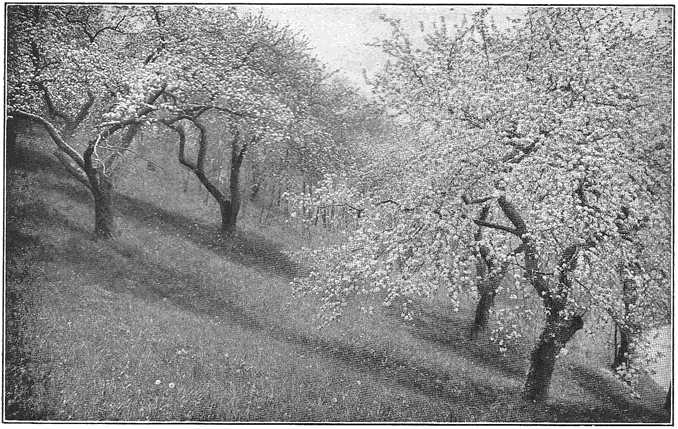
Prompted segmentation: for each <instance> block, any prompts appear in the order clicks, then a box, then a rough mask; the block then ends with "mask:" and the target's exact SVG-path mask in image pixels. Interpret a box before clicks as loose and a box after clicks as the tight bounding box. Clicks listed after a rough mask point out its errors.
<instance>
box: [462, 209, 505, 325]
mask: <svg viewBox="0 0 678 429" xmlns="http://www.w3.org/2000/svg"><path fill="white" fill-rule="evenodd" d="M489 212H490V206H488V205H486V206H484V207H483V208H482V210H481V211H480V215H479V216H478V220H480V221H486V220H487V217H488V215H489ZM474 238H475V241H476V242H477V243H478V242H480V240H481V239H482V228H481V227H479V228H478V231H477V232H476V234H475V237H474ZM507 270H508V263H504V264H502V265H501V266H497V263H496V261H495V260H494V259H493V258H492V257H491V256H490V249H488V248H487V246H483V245H480V246H479V248H478V250H477V251H476V276H477V284H476V288H477V290H478V296H479V299H478V304H477V305H476V311H475V317H474V319H473V325H472V326H471V333H470V336H471V338H477V337H478V335H479V334H480V333H481V332H483V331H485V329H487V324H488V322H489V320H490V310H491V309H492V307H493V306H494V298H495V296H496V295H497V289H498V288H499V285H500V284H501V281H502V279H503V278H504V276H505V275H506V271H507Z"/></svg>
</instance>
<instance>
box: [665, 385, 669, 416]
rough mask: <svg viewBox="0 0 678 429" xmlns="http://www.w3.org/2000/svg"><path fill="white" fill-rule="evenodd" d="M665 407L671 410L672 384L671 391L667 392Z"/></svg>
mask: <svg viewBox="0 0 678 429" xmlns="http://www.w3.org/2000/svg"><path fill="white" fill-rule="evenodd" d="M664 409H665V410H666V411H671V386H669V391H668V392H666V400H665V401H664Z"/></svg>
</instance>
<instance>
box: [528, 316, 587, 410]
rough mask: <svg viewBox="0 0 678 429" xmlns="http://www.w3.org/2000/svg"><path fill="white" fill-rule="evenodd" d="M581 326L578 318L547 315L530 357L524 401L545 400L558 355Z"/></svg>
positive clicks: (580, 320)
mask: <svg viewBox="0 0 678 429" xmlns="http://www.w3.org/2000/svg"><path fill="white" fill-rule="evenodd" d="M554 313H555V314H554ZM583 326H584V321H583V320H582V318H581V317H579V316H574V317H571V318H568V319H565V318H564V317H563V316H561V315H560V314H558V312H551V314H549V316H548V317H547V318H546V325H545V326H544V330H543V331H542V333H541V335H540V336H539V341H538V342H537V345H536V347H535V348H534V350H533V351H532V354H531V355H530V369H529V371H528V372H527V379H526V380H525V390H524V396H525V399H528V400H532V401H540V400H544V399H546V396H547V395H548V390H549V386H550V384H551V376H552V375H553V368H554V367H555V364H556V357H557V356H558V353H559V352H560V351H561V350H562V349H563V347H564V346H565V344H567V342H568V341H570V339H571V338H572V336H573V335H574V334H575V333H576V332H577V331H578V330H580V329H581V328H582V327H583Z"/></svg>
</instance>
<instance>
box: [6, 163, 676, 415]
mask: <svg viewBox="0 0 678 429" xmlns="http://www.w3.org/2000/svg"><path fill="white" fill-rule="evenodd" d="M9 167H10V168H9V169H8V171H7V174H8V182H7V227H6V243H7V249H6V250H7V252H6V255H7V261H6V268H7V270H6V282H5V293H6V309H5V310H6V311H5V314H6V325H5V326H6V331H5V341H6V344H5V351H6V352H5V353H6V354H5V359H6V366H5V419H6V420H10V421H13V420H112V421H113V420H123V421H147V420H150V421H187V420H190V421H273V422H282V421H284V422H305V421H316V422H318V421H354V422H358V421H361V422H362V421H371V422H405V421H407V422H427V421H436V422H448V421H466V422H491V421H549V422H553V421H576V422H626V421H642V422H666V421H668V420H669V416H668V414H666V413H665V412H663V411H662V410H661V405H662V404H663V399H664V392H663V391H662V390H661V389H660V388H659V387H658V386H656V385H654V384H652V382H651V380H649V379H648V380H647V382H646V383H645V385H644V386H645V387H644V388H645V390H644V391H643V395H642V397H641V399H633V398H632V397H631V396H630V395H629V391H628V390H627V388H626V387H625V385H623V384H622V383H619V382H618V381H617V380H616V379H614V378H613V377H612V376H611V375H610V374H609V372H608V371H606V370H605V369H601V368H602V365H598V364H597V363H594V364H593V365H591V363H590V362H588V361H586V360H585V359H583V358H582V357H581V356H579V355H577V354H574V355H573V356H568V357H566V358H564V359H561V360H560V361H559V364H558V368H557V369H556V374H555V378H554V380H553V384H552V389H551V398H550V399H549V400H548V401H547V402H545V403H543V404H532V403H525V402H523V401H522V400H520V395H519V393H520V390H521V387H522V383H523V376H524V373H525V369H526V365H527V355H528V353H529V349H530V345H529V343H525V344H524V345H522V346H519V347H517V348H515V349H512V350H511V351H510V352H509V353H508V354H507V355H505V356H504V355H502V354H500V353H498V351H497V350H496V347H495V346H493V345H492V344H490V343H489V342H488V341H487V340H486V339H482V338H481V339H480V340H476V341H470V340H468V339H467V338H466V332H467V331H468V328H469V325H468V324H469V321H470V320H471V309H470V308H469V309H465V310H462V311H461V312H459V313H453V312H451V311H449V309H447V308H446V306H445V304H444V302H442V301H431V302H421V303H419V304H418V305H419V309H420V311H419V316H418V317H417V318H415V320H414V321H412V322H404V321H403V320H402V319H400V318H399V317H398V316H397V315H395V314H393V313H391V312H389V311H388V310H385V309H380V310H379V311H378V312H376V314H375V315H374V316H371V317H369V316H366V315H363V314H361V313H359V312H349V313H348V314H347V316H346V317H345V318H344V319H342V321H340V322H339V323H337V324H335V325H332V326H330V327H329V328H326V329H323V330H320V331H319V330H317V329H316V327H315V325H314V323H313V314H314V311H315V308H314V306H313V304H312V303H311V302H308V301H307V300H303V299H299V298H294V297H293V296H292V293H291V290H290V286H289V281H290V279H291V277H292V276H293V275H294V274H295V273H297V272H299V271H300V270H303V267H299V266H296V265H295V264H294V263H293V262H292V261H290V260H289V259H288V258H287V256H286V250H289V249H290V248H294V247H295V246H299V245H301V244H302V243H303V242H305V239H303V238H300V236H299V235H298V233H297V232H295V231H294V230H293V229H289V228H285V227H284V226H280V225H271V226H265V225H263V226H262V225H260V224H259V223H258V222H257V221H256V216H255V215H253V214H252V215H248V214H247V213H245V215H244V217H243V219H242V222H241V230H240V231H239V233H238V234H237V235H236V236H235V237H234V238H232V239H230V240H224V239H222V238H220V237H219V236H218V235H217V234H216V233H215V231H216V227H217V224H216V223H217V219H216V217H217V212H216V210H214V211H213V210H211V208H210V207H209V206H205V207H204V210H203V209H201V208H200V207H201V205H200V204H199V200H198V201H196V200H195V199H194V200H193V201H191V199H190V196H189V195H182V196H181V198H178V197H177V196H176V195H174V194H172V193H171V192H170V191H168V190H167V189H165V191H164V192H165V193H164V194H163V193H162V190H161V189H160V188H161V186H160V185H161V183H157V184H155V185H154V184H152V183H150V184H149V183H144V184H142V185H143V187H142V185H139V186H138V187H136V188H135V187H134V186H133V184H132V182H131V181H128V182H124V183H122V184H121V186H120V188H121V189H123V190H124V193H122V194H120V195H118V197H117V199H116V207H117V210H118V212H119V216H118V219H117V221H118V225H119V228H120V235H119V236H118V237H116V238H115V239H114V240H111V241H109V242H102V241H94V240H92V237H91V234H90V230H91V229H92V228H91V222H92V219H91V216H92V215H91V207H90V202H89V196H88V194H87V193H86V192H85V190H84V189H83V188H82V186H81V185H79V184H77V183H76V182H74V181H73V180H71V179H70V178H69V177H67V176H66V175H65V173H64V172H62V170H61V169H60V167H59V166H58V165H56V164H55V163H54V162H53V161H52V160H51V159H49V158H47V157H45V156H44V155H41V153H40V152H38V151H26V150H24V151H21V152H20V153H15V154H11V158H10V166H9ZM166 188H169V189H171V187H169V186H166ZM143 189H156V190H157V192H158V193H159V195H160V196H158V195H156V194H155V193H154V194H153V195H155V196H154V197H152V198H151V197H148V198H145V195H144V192H148V191H144V190H143ZM184 200H187V201H189V202H188V203H186V202H182V201H184ZM254 212H255V210H254V209H253V210H252V213H254ZM170 383H171V384H170Z"/></svg>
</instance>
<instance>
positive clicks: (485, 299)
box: [471, 277, 499, 338]
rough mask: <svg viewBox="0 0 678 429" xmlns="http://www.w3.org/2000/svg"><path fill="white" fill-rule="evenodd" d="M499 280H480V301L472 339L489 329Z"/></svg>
mask: <svg viewBox="0 0 678 429" xmlns="http://www.w3.org/2000/svg"><path fill="white" fill-rule="evenodd" d="M498 285H499V280H498V279H496V278H493V277H490V278H486V279H482V280H480V284H479V285H478V294H479V295H480V299H479V300H478V304H477V305H476V313H475V317H474V319H473V326H472V327H471V338H477V337H478V335H479V334H480V333H481V332H483V331H485V329H487V324H488V321H489V320H490V310H491V309H492V306H494V297H495V296H496V294H497V286H498Z"/></svg>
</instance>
